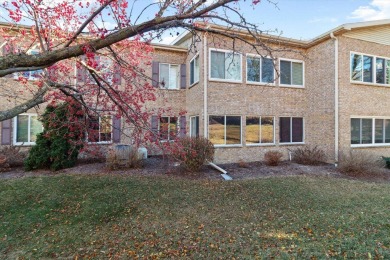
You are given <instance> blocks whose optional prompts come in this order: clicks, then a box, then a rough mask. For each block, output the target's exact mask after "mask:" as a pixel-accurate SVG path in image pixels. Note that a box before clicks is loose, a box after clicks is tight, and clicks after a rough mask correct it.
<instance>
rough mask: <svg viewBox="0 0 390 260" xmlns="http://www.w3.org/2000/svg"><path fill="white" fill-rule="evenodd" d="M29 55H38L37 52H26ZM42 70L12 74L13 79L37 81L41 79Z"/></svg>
mask: <svg viewBox="0 0 390 260" xmlns="http://www.w3.org/2000/svg"><path fill="white" fill-rule="evenodd" d="M27 54H29V55H37V54H39V50H29V51H28V52H27ZM42 74H43V70H33V71H23V72H19V73H14V78H18V77H23V78H26V79H28V80H37V79H40V78H42Z"/></svg>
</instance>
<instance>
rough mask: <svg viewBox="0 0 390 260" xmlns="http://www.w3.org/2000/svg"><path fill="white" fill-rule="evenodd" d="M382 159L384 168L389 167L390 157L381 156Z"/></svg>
mask: <svg viewBox="0 0 390 260" xmlns="http://www.w3.org/2000/svg"><path fill="white" fill-rule="evenodd" d="M382 159H383V161H384V162H385V164H386V168H388V169H390V157H384V156H382Z"/></svg>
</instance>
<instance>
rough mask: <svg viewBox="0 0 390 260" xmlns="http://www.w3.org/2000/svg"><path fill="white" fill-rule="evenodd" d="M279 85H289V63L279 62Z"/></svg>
mask: <svg viewBox="0 0 390 260" xmlns="http://www.w3.org/2000/svg"><path fill="white" fill-rule="evenodd" d="M280 83H281V84H287V85H291V62H290V61H285V60H281V61H280Z"/></svg>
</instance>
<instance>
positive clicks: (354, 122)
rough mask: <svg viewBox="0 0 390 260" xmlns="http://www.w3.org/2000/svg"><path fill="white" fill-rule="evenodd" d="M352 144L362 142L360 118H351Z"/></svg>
mask: <svg viewBox="0 0 390 260" xmlns="http://www.w3.org/2000/svg"><path fill="white" fill-rule="evenodd" d="M351 144H360V119H359V118H351Z"/></svg>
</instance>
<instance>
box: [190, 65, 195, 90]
mask: <svg viewBox="0 0 390 260" xmlns="http://www.w3.org/2000/svg"><path fill="white" fill-rule="evenodd" d="M194 82H195V60H193V61H191V62H190V85H192V84H194Z"/></svg>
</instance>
